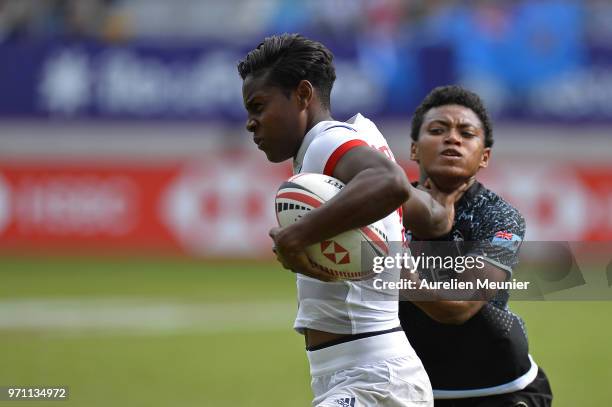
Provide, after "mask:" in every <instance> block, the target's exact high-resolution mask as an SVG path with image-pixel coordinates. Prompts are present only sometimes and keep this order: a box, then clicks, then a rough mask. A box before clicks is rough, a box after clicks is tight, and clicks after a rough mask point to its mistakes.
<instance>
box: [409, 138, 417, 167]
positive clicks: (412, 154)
mask: <svg viewBox="0 0 612 407" xmlns="http://www.w3.org/2000/svg"><path fill="white" fill-rule="evenodd" d="M410 159H411V160H412V161H414V162H417V163H418V162H419V146H418V145H417V143H415V142H414V141H413V142H412V144H411V145H410Z"/></svg>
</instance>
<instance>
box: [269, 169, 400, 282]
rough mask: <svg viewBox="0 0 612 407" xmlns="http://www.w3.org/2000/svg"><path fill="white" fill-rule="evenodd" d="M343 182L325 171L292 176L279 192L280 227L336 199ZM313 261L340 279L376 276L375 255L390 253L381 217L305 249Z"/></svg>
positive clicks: (319, 267)
mask: <svg viewBox="0 0 612 407" xmlns="http://www.w3.org/2000/svg"><path fill="white" fill-rule="evenodd" d="M344 186H345V185H344V183H342V182H341V181H339V180H337V179H336V178H333V177H329V176H327V175H323V174H314V173H302V174H298V175H295V176H293V177H291V178H289V179H288V180H287V181H285V182H283V184H282V185H281V186H280V188H279V189H278V192H277V193H276V202H275V203H276V218H277V220H278V224H279V225H280V226H281V227H285V226H289V225H292V224H294V223H296V222H299V221H300V219H301V218H302V217H303V216H304V215H306V214H307V213H308V212H310V211H312V210H315V209H317V208H318V207H320V206H321V205H323V204H325V202H327V201H329V200H330V199H331V198H333V197H334V196H335V195H336V194H337V193H338V192H340V190H342V188H344ZM306 253H307V255H308V258H309V259H310V262H311V264H312V265H313V266H314V267H316V268H318V269H320V270H323V271H325V272H327V273H329V274H331V275H333V276H334V277H336V278H338V279H341V280H362V279H365V278H368V277H371V276H372V275H373V273H372V266H373V262H374V257H377V256H386V255H388V253H389V242H388V239H387V234H386V231H385V227H384V225H383V222H382V220H380V221H378V222H375V223H373V224H371V225H368V226H365V227H362V228H358V229H353V230H349V231H347V232H344V233H341V234H339V235H337V236H334V237H333V238H330V239H327V240H324V241H322V242H320V243H317V244H314V245H312V246H309V247H307V248H306Z"/></svg>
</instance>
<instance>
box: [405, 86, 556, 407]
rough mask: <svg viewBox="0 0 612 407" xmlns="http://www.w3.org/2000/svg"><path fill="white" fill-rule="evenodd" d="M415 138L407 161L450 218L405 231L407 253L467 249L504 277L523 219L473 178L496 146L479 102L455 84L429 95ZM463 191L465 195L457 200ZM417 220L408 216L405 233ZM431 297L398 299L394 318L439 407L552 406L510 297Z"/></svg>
mask: <svg viewBox="0 0 612 407" xmlns="http://www.w3.org/2000/svg"><path fill="white" fill-rule="evenodd" d="M411 138H412V146H411V159H412V160H413V161H415V162H417V163H418V165H419V169H420V180H419V183H420V185H421V186H422V187H429V188H431V189H430V192H431V193H432V196H433V197H434V198H436V199H438V200H439V201H440V203H442V204H444V205H445V206H446V207H447V210H448V216H449V219H452V226H451V225H450V224H449V228H447V230H446V231H444V233H442V234H440V233H439V232H434V231H432V233H423V232H420V233H421V234H420V235H418V234H417V233H415V232H414V231H413V232H412V233H409V234H408V235H409V238H410V239H411V248H412V250H413V256H414V255H415V254H418V253H415V252H414V251H415V246H416V247H418V244H419V243H418V242H419V241H425V240H427V241H430V242H431V241H432V240H435V241H440V242H444V241H446V242H454V244H455V243H458V242H463V243H465V244H464V245H463V246H461V247H462V249H461V250H462V251H463V252H462V253H461V254H462V255H464V256H476V255H479V256H482V258H484V262H485V263H484V264H485V270H484V271H485V275H486V276H487V277H488V278H489V279H491V280H493V281H508V280H510V279H511V276H512V270H513V268H515V267H516V265H517V263H518V249H519V247H520V244H521V242H522V240H523V238H524V236H525V221H524V219H523V217H522V215H521V214H520V213H519V211H518V210H516V209H515V208H514V207H512V206H511V205H510V204H508V203H507V202H506V201H504V200H503V199H502V198H501V197H500V196H498V195H496V194H495V193H494V192H492V191H490V190H488V189H487V188H486V187H485V186H483V185H482V184H481V183H479V182H478V181H477V180H476V175H477V173H478V171H479V170H480V169H481V168H485V167H486V166H487V165H488V162H489V159H490V156H491V146H492V144H493V134H492V128H491V122H490V119H489V116H488V113H487V111H486V109H485V107H484V105H483V103H482V101H481V99H480V98H479V97H478V95H476V94H475V93H473V92H470V91H468V90H466V89H464V88H462V87H459V86H446V87H440V88H436V89H434V90H433V91H432V92H431V93H430V94H429V95H428V96H427V97H426V98H425V99H424V100H423V102H422V103H421V105H420V106H419V107H418V108H417V109H416V111H415V114H414V117H413V120H412V129H411ZM459 188H461V189H464V192H462V193H460V194H453V191H456V190H457V189H459ZM449 197H450V198H452V199H449ZM413 221H415V220H414V219H410V217H406V218H405V225H406V227H407V228H408V229H410V228H411V224H410V222H413ZM449 229H450V230H449ZM415 230H416V229H415ZM468 271H469V270H468ZM427 273H429V274H427ZM445 273H446V275H445ZM420 274H421V277H420V278H423V279H433V280H444V279H449V278H453V277H452V276H453V275H456V272H455V271H454V270H420ZM467 274H469V273H466V275H467ZM413 278H417V280H419V277H413ZM430 294H431V293H430ZM431 295H432V296H430V297H429V298H427V296H424V297H420V299H421V300H415V298H414V297H413V298H412V301H401V302H400V311H399V315H400V320H401V323H402V327H403V328H404V331H405V333H406V335H407V337H408V339H409V341H410V343H411V344H412V346H413V347H414V349H415V350H416V352H417V354H418V355H419V357H420V358H421V360H422V361H423V364H424V366H425V369H426V371H427V373H428V375H429V377H430V380H431V383H432V387H433V389H434V397H435V406H437V407H464V406H466V407H467V406H471V407H473V406H477V407H485V406H486V407H489V406H491V407H496V406H509V407H510V406H516V407H519V406H522V407H526V406H528V407H532V406H533V407H535V406H550V405H551V402H552V393H551V390H550V385H549V382H548V379H547V377H546V375H545V374H544V372H543V371H542V369H540V368H539V367H538V366H537V364H536V362H535V361H534V360H533V359H532V358H531V356H530V355H529V349H528V342H527V334H526V331H525V326H524V324H523V321H522V320H521V319H520V317H518V316H517V315H516V314H514V313H512V312H511V311H510V309H509V308H508V296H509V295H508V292H507V290H497V291H489V292H487V293H486V295H485V296H483V297H482V298H480V299H478V300H472V298H459V299H454V300H439V299H440V297H435V295H436V294H431ZM432 299H437V301H432Z"/></svg>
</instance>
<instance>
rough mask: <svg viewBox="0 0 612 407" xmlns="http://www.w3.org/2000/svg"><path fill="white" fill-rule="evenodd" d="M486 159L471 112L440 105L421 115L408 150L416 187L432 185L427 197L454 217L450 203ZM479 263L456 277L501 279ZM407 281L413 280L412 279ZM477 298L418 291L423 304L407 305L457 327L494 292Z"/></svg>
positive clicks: (498, 272)
mask: <svg viewBox="0 0 612 407" xmlns="http://www.w3.org/2000/svg"><path fill="white" fill-rule="evenodd" d="M490 156H491V149H490V148H489V147H485V142H484V129H483V126H482V122H481V121H480V119H479V118H478V116H477V115H476V113H474V112H473V111H472V110H471V109H469V108H467V107H464V106H460V105H444V106H439V107H436V108H432V109H431V110H429V111H428V112H427V113H426V114H425V116H424V119H423V124H422V126H421V129H420V132H419V138H418V140H417V141H416V142H413V144H412V146H411V155H410V158H411V159H412V160H413V161H415V162H417V163H418V164H419V168H420V173H421V179H420V182H421V183H423V184H428V185H429V186H430V187H432V186H433V188H430V192H431V193H432V198H433V199H435V200H437V201H439V202H440V203H441V204H442V206H444V207H445V208H447V211H448V212H447V213H448V214H449V215H450V214H451V213H452V217H454V203H455V202H456V201H458V200H459V199H460V198H461V196H462V195H463V192H465V190H467V188H469V186H470V185H472V184H473V183H474V182H475V180H476V174H477V173H478V171H479V170H480V169H481V168H486V167H487V165H488V163H489V158H490ZM453 191H455V192H456V193H453ZM451 208H452V209H451ZM451 211H452V212H451ZM449 230H450V228H449ZM413 233H414V235H415V236H416V237H418V238H420V239H430V238H435V237H439V236H443V235H445V234H446V233H448V230H447V231H446V232H444V233H439V234H438V233H429V234H428V235H425V236H422V235H420V234H419V233H417V232H415V231H414V230H413ZM485 264H486V266H485V268H484V270H477V269H472V270H466V271H465V272H464V273H463V276H462V277H463V278H464V279H465V280H466V281H469V280H472V281H474V280H475V279H476V278H477V277H479V276H480V277H482V276H483V275H486V276H487V278H489V279H490V280H494V281H504V280H505V279H506V273H505V272H504V271H503V270H501V269H499V268H498V267H495V266H493V265H490V264H488V263H485ZM410 278H412V279H413V280H414V279H416V281H418V277H417V276H416V275H415V274H412V275H411V276H410ZM480 294H481V299H479V300H477V301H461V300H444V299H443V298H444V293H441V292H435V291H428V290H424V291H422V292H420V296H421V297H420V298H423V299H424V301H416V300H413V303H414V304H415V305H417V306H418V307H419V308H420V309H421V310H422V311H423V312H425V313H426V314H427V315H429V317H431V318H432V319H434V320H435V321H438V322H441V323H448V324H463V323H465V322H466V321H468V320H469V319H470V318H472V317H473V316H474V315H475V314H476V313H477V312H478V311H479V310H480V309H481V308H482V307H483V306H484V305H485V304H486V303H487V300H488V299H490V298H492V297H493V296H494V295H495V291H487V292H483V293H480ZM482 297H484V298H482Z"/></svg>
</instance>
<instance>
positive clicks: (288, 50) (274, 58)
mask: <svg viewBox="0 0 612 407" xmlns="http://www.w3.org/2000/svg"><path fill="white" fill-rule="evenodd" d="M333 58H334V55H333V54H332V53H331V51H330V50H329V49H327V47H325V45H323V44H321V43H320V42H317V41H313V40H309V39H308V38H306V37H304V36H302V35H300V34H282V35H273V36H271V37H266V38H265V39H264V40H263V42H262V43H261V44H259V45H258V46H257V48H255V49H254V50H252V51H250V52H249V53H248V54H247V56H246V57H245V58H244V59H243V60H242V61H240V62H239V63H238V72H239V73H240V76H241V77H242V79H243V80H244V79H245V78H246V77H247V75H259V74H262V73H267V74H268V78H267V80H268V81H269V83H271V84H273V85H276V86H279V87H281V88H283V89H285V90H290V91H291V90H293V89H295V88H296V87H297V85H298V84H299V83H300V81H301V80H304V79H305V80H307V81H309V82H310V83H312V86H313V87H315V88H316V89H317V92H318V93H319V98H320V99H321V104H322V105H323V106H324V107H326V108H328V109H329V108H330V94H331V90H332V86H333V85H334V81H335V80H336V70H335V69H334V65H333V64H332V60H333Z"/></svg>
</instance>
